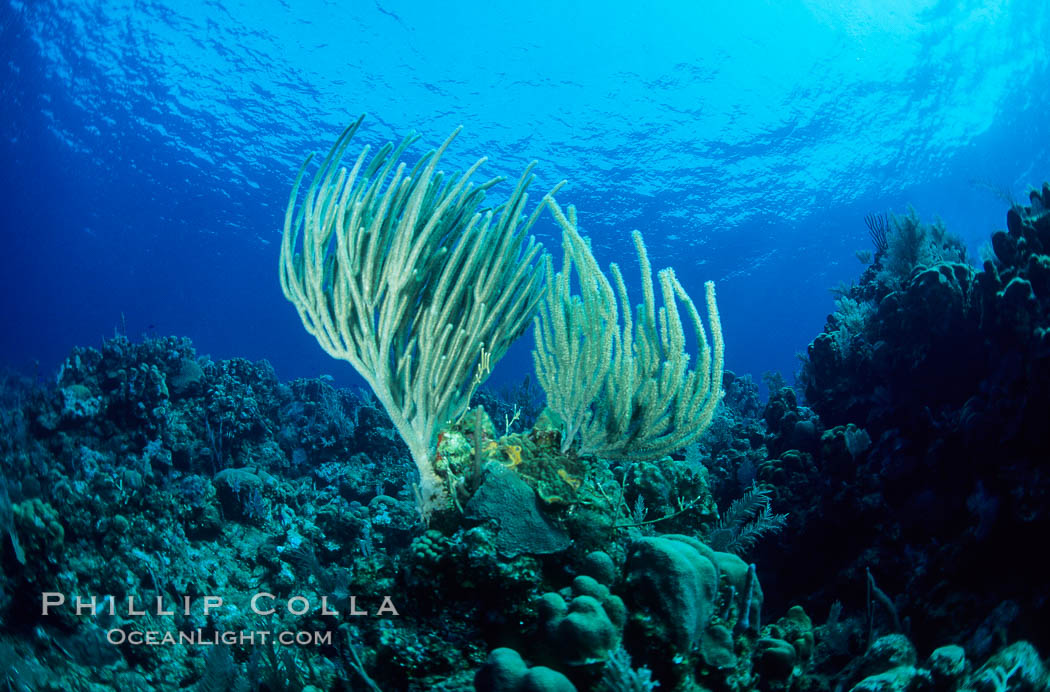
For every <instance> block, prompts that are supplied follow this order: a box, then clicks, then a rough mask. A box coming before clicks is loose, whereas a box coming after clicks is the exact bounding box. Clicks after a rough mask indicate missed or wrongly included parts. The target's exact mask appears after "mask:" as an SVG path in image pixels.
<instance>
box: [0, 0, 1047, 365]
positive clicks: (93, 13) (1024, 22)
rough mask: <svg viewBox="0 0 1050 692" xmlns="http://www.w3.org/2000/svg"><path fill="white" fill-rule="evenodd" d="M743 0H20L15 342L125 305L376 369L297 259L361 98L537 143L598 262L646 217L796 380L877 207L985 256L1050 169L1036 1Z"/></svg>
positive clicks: (7, 357)
mask: <svg viewBox="0 0 1050 692" xmlns="http://www.w3.org/2000/svg"><path fill="white" fill-rule="evenodd" d="M721 4H722V5H726V6H725V7H709V6H707V5H708V3H687V2H677V3H663V4H661V5H660V6H659V7H657V8H650V7H648V6H646V5H644V4H640V3H620V2H613V3H586V2H584V3H562V2H547V1H539V2H533V3H527V4H526V5H524V6H523V5H521V4H520V3H514V4H512V3H501V2H497V3H481V4H479V3H452V4H451V6H446V5H445V4H441V3H423V2H405V3H396V2H380V1H379V0H375V1H373V2H365V1H360V0H355V1H353V2H347V3H335V2H322V1H320V0H318V1H308V0H297V1H296V2H282V3H278V2H255V1H247V0H244V1H229V2H219V1H215V0H211V1H206V2H193V1H190V0H179V1H171V2H156V1H149V0H136V1H135V2H130V1H126V2H121V1H117V0H113V1H91V2H86V1H77V2H71V1H66V2H61V1H52V0H32V1H17V0H5V1H4V3H3V6H2V8H0V51H2V60H0V71H2V79H0V85H2V86H0V89H2V91H0V109H2V111H0V128H2V137H0V147H2V150H0V190H2V191H3V192H2V194H3V199H4V203H3V214H2V221H0V226H2V228H3V238H4V241H3V245H4V251H3V253H2V257H0V281H2V282H3V285H2V290H3V292H4V296H5V298H4V300H3V301H2V303H0V363H4V364H6V365H10V366H14V367H17V368H19V369H27V368H31V367H33V364H34V363H38V364H39V365H38V368H39V370H40V372H41V373H42V374H46V373H49V372H52V371H53V370H54V368H56V367H57V365H58V363H59V362H60V361H61V360H62V359H63V358H64V357H65V355H66V354H67V353H68V351H69V349H70V348H71V347H72V346H74V345H76V344H85V345H90V344H95V345H97V344H98V343H99V341H100V340H101V339H102V338H103V337H106V336H111V335H112V334H113V333H114V331H115V330H118V331H126V332H127V333H128V334H129V335H131V336H132V337H137V336H138V335H142V334H177V335H185V336H189V337H191V338H192V339H193V340H194V343H195V345H196V346H197V348H198V349H199V350H200V351H202V352H207V353H210V354H211V355H212V356H213V357H215V358H225V357H233V356H243V357H246V358H250V359H261V358H265V359H268V360H270V361H271V362H272V363H273V364H274V366H275V368H276V369H277V372H278V374H279V375H280V376H281V377H282V378H292V377H297V376H312V375H316V374H318V373H331V374H332V375H334V376H335V377H336V378H337V380H338V381H341V382H353V381H355V380H354V376H353V374H352V371H351V369H350V368H349V366H347V365H345V364H343V363H338V362H335V361H332V360H331V359H329V358H328V356H326V355H325V354H324V353H323V352H321V351H320V349H319V348H317V346H316V344H315V342H314V341H313V340H312V339H311V338H310V337H309V336H308V335H307V334H306V333H305V332H304V331H303V330H302V328H301V326H300V325H299V322H298V319H297V317H296V315H295V312H294V310H293V309H292V307H291V306H290V305H289V304H288V303H287V302H286V301H284V299H283V297H282V296H281V293H280V289H279V286H278V283H277V273H276V265H277V255H278V247H279V238H280V230H281V224H282V220H283V213H284V208H285V205H286V203H287V197H288V191H289V188H290V184H291V182H292V179H293V177H294V174H295V171H296V169H297V167H298V165H299V164H300V162H301V161H302V159H303V158H304V156H305V155H307V154H308V153H311V152H319V151H325V150H327V148H328V146H329V145H330V143H331V141H332V140H333V139H334V138H335V137H336V136H337V135H338V133H339V131H340V130H341V128H342V127H344V126H345V125H346V124H347V123H348V122H350V121H351V120H352V119H353V118H354V117H356V116H357V115H358V114H359V113H362V112H367V113H369V116H368V118H367V119H366V121H365V125H364V127H363V130H362V133H361V134H360V135H359V137H358V140H359V141H358V144H365V143H368V144H373V145H377V144H381V143H382V142H385V141H389V140H393V139H398V138H400V137H401V136H402V135H403V134H405V133H406V132H408V131H410V130H417V131H418V132H419V133H420V134H421V135H422V139H421V141H420V143H419V144H418V145H417V146H416V147H415V148H413V150H412V151H411V152H410V154H409V156H410V158H414V157H416V156H418V155H419V154H421V153H422V152H423V151H425V150H426V149H427V148H429V147H432V146H436V145H437V144H438V143H440V142H441V141H442V140H443V138H444V137H445V136H446V135H447V134H448V133H449V132H450V131H451V130H452V129H453V128H455V127H456V126H457V125H463V126H464V130H463V133H462V134H461V135H460V136H459V138H458V140H457V142H456V143H455V144H454V146H453V148H452V150H451V151H450V153H449V154H448V156H447V164H446V165H448V166H450V167H453V166H454V167H460V168H462V167H465V166H467V165H469V164H470V163H472V162H473V161H474V160H475V159H476V158H478V157H481V156H487V157H489V161H488V163H486V165H485V166H484V168H483V170H482V173H483V175H505V176H507V177H508V178H514V177H516V176H517V175H518V174H519V173H520V171H521V170H522V168H523V167H524V166H525V165H526V164H527V163H528V162H529V161H530V160H537V161H538V165H537V167H536V173H537V175H538V182H537V185H536V188H535V194H534V199H538V197H539V194H540V192H541V191H542V190H543V189H545V188H547V187H550V186H552V185H553V184H555V183H556V182H557V181H559V180H561V179H567V180H568V181H569V184H568V186H567V187H566V188H565V189H564V190H563V191H562V193H561V195H560V199H561V200H562V201H563V203H573V204H575V205H577V207H578V208H579V210H580V220H581V226H582V228H583V230H584V231H585V232H586V233H587V234H588V235H589V236H590V237H591V238H592V240H593V242H594V247H595V251H596V254H597V256H598V259H599V261H601V262H602V263H603V264H607V263H608V262H610V261H619V262H620V263H621V264H623V265H624V266H625V273H626V276H627V277H628V280H629V281H633V282H636V281H637V276H636V270H635V263H634V255H633V251H632V248H631V245H630V239H629V234H630V231H631V230H632V229H635V228H637V229H640V230H641V231H642V232H643V233H644V235H645V238H646V241H647V243H648V246H649V251H650V255H651V258H652V261H653V264H654V266H655V267H663V266H673V267H674V268H675V269H676V270H677V272H678V274H679V276H680V277H681V278H682V280H683V283H684V284H685V286H686V288H687V290H689V291H690V293H692V294H693V295H700V292H701V290H702V284H703V282H704V281H706V280H714V281H715V282H716V283H717V286H718V291H719V300H720V305H721V312H722V319H723V323H724V327H725V334H726V342H727V351H726V357H727V365H728V367H729V368H731V369H733V370H736V371H738V372H752V373H755V374H756V376H757V375H759V374H761V373H762V372H763V371H766V370H780V371H782V372H784V373H785V374H789V380H790V373H791V372H793V371H794V370H795V368H796V364H797V361H796V353H798V352H801V351H803V350H804V349H805V346H806V344H807V343H808V342H809V341H810V340H811V339H812V338H813V336H815V335H816V334H817V333H819V331H820V329H821V326H822V325H823V322H824V319H825V317H826V315H827V313H828V312H830V311H831V310H832V308H833V306H832V300H831V295H830V293H829V289H830V288H832V287H834V286H836V285H837V284H839V283H840V282H847V283H848V282H850V281H851V280H853V279H855V278H856V276H857V275H858V274H859V273H860V271H861V269H862V267H861V265H860V264H859V263H858V261H857V260H856V259H855V257H854V252H855V251H856V250H862V249H867V248H869V247H870V243H869V240H868V238H867V231H866V228H865V226H864V224H863V221H862V219H863V216H864V215H865V214H866V213H869V212H877V211H887V210H892V211H895V212H898V213H899V212H903V211H905V210H906V208H907V205H909V204H910V205H913V206H914V207H915V209H916V210H917V211H918V212H919V214H920V215H921V216H922V218H923V219H924V220H932V219H933V218H935V217H938V216H939V217H940V218H941V219H943V220H944V222H945V223H946V225H947V226H948V228H949V230H951V231H953V232H954V233H956V234H958V235H960V236H962V237H963V238H964V239H965V240H966V241H967V243H968V244H969V246H970V248H971V252H972V253H973V255H974V256H975V257H976V256H977V255H978V253H979V246H980V245H981V244H982V243H984V242H985V241H986V239H987V238H988V236H989V234H990V232H991V231H992V230H994V229H996V228H1000V227H1002V226H1003V219H1004V213H1005V210H1006V208H1007V207H1008V204H1009V202H1008V200H1009V199H1011V198H1016V199H1021V200H1023V199H1025V191H1026V189H1027V186H1028V185H1030V184H1031V185H1038V184H1039V183H1041V182H1042V180H1043V178H1045V177H1046V176H1047V172H1048V171H1050V119H1048V118H1047V117H1046V114H1047V112H1048V105H1050V96H1048V93H1047V89H1046V85H1047V84H1048V83H1050V51H1047V49H1046V37H1047V36H1048V35H1050V6H1048V5H1047V3H1046V2H1044V1H1043V0H1013V1H1006V0H1004V1H1001V2H988V1H987V0H981V1H978V0H969V1H965V2H958V1H954V0H952V1H947V0H942V1H928V0H927V1H893V2H885V1H880V2H875V1H868V2H857V3H848V4H847V3H836V2H815V1H811V2H797V3H777V2H761V1H747V2H738V3H732V4H731V5H732V6H731V7H729V5H730V4H729V3H721ZM509 187H510V183H506V184H504V185H503V186H502V187H501V188H498V189H497V190H496V192H495V194H496V196H497V197H499V196H500V195H506V194H508V193H509ZM538 233H539V235H540V236H541V239H542V240H543V241H544V243H545V244H546V246H547V247H548V248H550V249H551V250H552V251H553V252H555V254H559V251H558V241H557V236H556V234H555V232H554V224H553V222H552V221H551V219H550V218H549V216H548V217H545V218H544V219H543V220H542V222H541V224H540V226H539V228H538ZM530 340H531V336H529V337H526V338H525V339H523V340H522V342H520V343H519V344H518V345H517V346H516V347H515V349H514V350H512V352H511V353H510V354H509V355H508V356H507V358H506V359H505V360H504V361H502V362H501V363H500V364H499V365H498V366H497V368H496V372H495V375H494V379H495V380H496V381H499V380H501V379H509V378H516V377H518V376H520V373H521V372H522V370H523V369H530V365H529V362H528V351H529V348H530V344H529V341H530Z"/></svg>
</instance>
